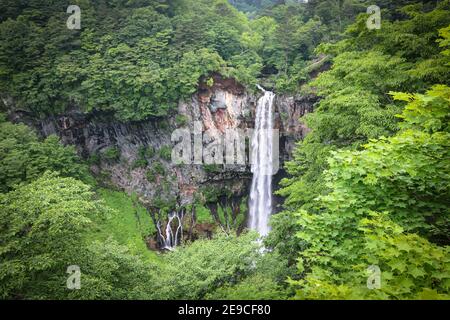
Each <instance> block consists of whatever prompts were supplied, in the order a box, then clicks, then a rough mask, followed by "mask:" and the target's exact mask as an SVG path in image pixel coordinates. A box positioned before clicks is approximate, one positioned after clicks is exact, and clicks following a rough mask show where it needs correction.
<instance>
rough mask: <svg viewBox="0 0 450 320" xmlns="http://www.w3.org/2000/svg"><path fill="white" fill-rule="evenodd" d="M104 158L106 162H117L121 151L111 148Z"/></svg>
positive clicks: (104, 153) (105, 152)
mask: <svg viewBox="0 0 450 320" xmlns="http://www.w3.org/2000/svg"><path fill="white" fill-rule="evenodd" d="M102 156H103V158H104V159H106V160H111V161H117V160H119V159H120V149H119V148H117V147H109V148H107V149H106V150H105V151H104V152H103V155H102Z"/></svg>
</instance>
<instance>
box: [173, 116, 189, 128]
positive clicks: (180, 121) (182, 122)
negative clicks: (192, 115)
mask: <svg viewBox="0 0 450 320" xmlns="http://www.w3.org/2000/svg"><path fill="white" fill-rule="evenodd" d="M175 122H176V124H177V127H185V126H186V125H187V122H188V118H187V117H186V116H185V115H183V114H177V115H176V116H175Z"/></svg>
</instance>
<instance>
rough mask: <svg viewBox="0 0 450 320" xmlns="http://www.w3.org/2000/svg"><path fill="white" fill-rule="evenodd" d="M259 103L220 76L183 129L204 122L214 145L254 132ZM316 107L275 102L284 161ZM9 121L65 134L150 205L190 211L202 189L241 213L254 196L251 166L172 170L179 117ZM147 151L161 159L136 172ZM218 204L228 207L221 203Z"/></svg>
mask: <svg viewBox="0 0 450 320" xmlns="http://www.w3.org/2000/svg"><path fill="white" fill-rule="evenodd" d="M260 96H261V93H256V94H254V93H249V92H248V91H246V90H245V88H244V87H243V86H241V85H240V84H238V83H236V82H235V81H234V80H232V79H222V78H220V76H218V75H215V76H214V84H213V85H212V86H211V87H208V86H207V85H206V83H203V84H201V85H200V86H199V90H198V92H197V93H196V94H194V95H193V96H192V97H191V98H190V99H187V100H185V101H180V103H179V106H178V118H179V117H180V115H182V117H183V119H184V122H185V123H183V124H182V125H183V126H186V127H188V128H189V129H190V131H192V132H193V130H194V123H195V122H197V123H201V127H202V131H203V132H206V131H208V132H209V134H210V135H212V137H209V139H213V138H219V137H220V136H221V135H223V134H224V132H225V130H226V129H237V128H240V129H246V128H253V126H254V118H255V109H256V103H257V100H258V98H259V97H260ZM316 101H317V99H316V98H315V97H314V96H306V97H292V96H277V97H276V101H275V119H276V120H275V127H276V128H277V129H279V130H280V135H281V139H280V155H281V162H283V161H285V160H287V159H289V157H290V155H291V154H292V149H293V147H294V144H295V142H296V141H298V140H300V139H302V138H303V137H304V135H305V134H306V133H307V131H308V129H307V128H306V127H305V125H304V124H302V123H301V122H300V121H299V119H300V118H301V117H303V116H304V115H305V114H307V113H309V112H312V111H313V108H314V103H315V102H316ZM9 109H11V108H9ZM10 117H11V120H13V121H16V122H18V121H20V122H25V123H27V124H29V125H31V126H33V127H35V128H36V129H37V131H38V132H39V133H40V134H41V135H42V136H44V137H45V136H49V135H51V134H56V135H58V136H59V137H60V138H61V140H62V142H63V143H64V144H70V145H75V146H76V148H77V150H78V152H79V154H80V155H81V156H83V157H84V158H85V159H88V158H91V159H92V158H95V157H98V156H99V155H100V160H99V161H96V162H93V163H92V165H91V170H92V171H93V172H94V173H95V174H97V175H99V176H104V177H105V180H108V181H110V182H111V183H112V184H113V185H114V186H116V187H118V188H121V189H124V190H125V191H127V192H128V193H132V192H134V193H137V194H138V195H139V197H140V199H141V200H142V201H143V202H146V203H148V204H151V203H152V202H153V201H154V200H155V199H156V198H158V199H163V200H169V199H176V201H177V203H178V204H179V205H184V204H187V203H190V202H192V201H193V198H194V197H195V196H197V195H198V194H199V191H200V190H201V189H202V188H207V189H208V188H209V189H211V190H213V189H217V190H225V189H226V193H228V194H231V195H232V197H231V198H232V199H234V200H233V201H231V204H232V206H233V207H236V206H237V203H238V199H242V198H244V197H245V196H246V195H247V194H248V186H249V184H250V182H251V173H250V170H249V167H248V166H247V167H241V168H239V170H236V168H234V170H227V169H226V168H223V167H222V168H219V169H216V170H214V171H212V172H211V171H209V172H208V171H207V170H206V171H205V168H204V167H203V166H202V165H173V164H172V162H171V161H170V160H168V159H167V157H162V156H161V155H159V154H158V152H159V151H160V150H161V149H162V148H164V147H165V146H170V147H171V146H172V141H171V133H172V132H173V130H175V129H176V128H177V127H179V126H180V123H178V122H179V120H177V116H175V115H174V116H173V117H171V118H169V119H168V120H148V121H142V122H133V123H122V122H119V121H117V120H115V119H114V118H113V117H112V116H111V115H107V114H103V113H95V112H94V113H90V114H85V113H83V112H81V111H79V110H78V109H77V108H75V107H74V108H71V109H69V110H68V111H67V112H65V113H64V114H61V115H58V116H51V117H48V118H46V119H43V120H37V119H34V118H32V117H29V116H27V115H26V114H25V113H23V112H13V113H11V114H10ZM204 142H205V140H204ZM111 148H116V149H117V150H119V151H120V152H119V154H120V157H119V158H118V159H105V157H103V156H102V155H104V154H105V152H107V151H108V149H111ZM148 148H151V149H152V150H154V154H153V155H152V156H149V157H147V158H146V159H145V160H146V161H147V162H148V165H145V163H144V164H142V163H140V164H139V165H136V163H137V161H138V160H139V159H141V160H142V152H143V150H146V149H148ZM155 163H157V164H158V165H159V166H160V167H162V168H163V170H162V172H159V173H157V174H154V177H151V178H153V179H150V178H149V175H148V172H149V170H151V169H152V168H153V167H154V166H155ZM218 201H224V200H223V199H220V197H219V199H218ZM226 201H228V200H226ZM213 208H214V205H213ZM213 211H214V210H213ZM235 213H236V212H235ZM157 219H164V218H163V217H157V218H156V220H157ZM192 228H195V227H192ZM192 228H191V229H192ZM208 232H209V231H208Z"/></svg>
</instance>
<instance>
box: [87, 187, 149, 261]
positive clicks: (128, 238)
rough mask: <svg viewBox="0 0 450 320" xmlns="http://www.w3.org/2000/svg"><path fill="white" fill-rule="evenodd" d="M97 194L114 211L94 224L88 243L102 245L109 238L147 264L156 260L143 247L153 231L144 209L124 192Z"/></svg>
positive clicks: (103, 190)
mask: <svg viewBox="0 0 450 320" xmlns="http://www.w3.org/2000/svg"><path fill="white" fill-rule="evenodd" d="M97 194H98V195H99V197H100V198H101V199H102V200H103V201H104V202H105V204H106V205H107V206H108V207H110V208H112V209H114V210H112V212H111V214H110V216H109V217H107V218H106V219H98V220H97V221H95V222H96V225H97V226H98V227H97V229H96V230H95V232H94V233H92V234H91V235H90V236H91V237H92V240H100V241H105V240H107V239H108V238H109V237H112V238H113V239H114V240H116V241H117V242H118V243H119V244H121V245H125V246H127V247H128V248H129V249H130V250H131V252H132V253H135V254H140V255H142V256H144V257H145V258H147V259H151V260H154V259H157V255H156V253H154V252H152V251H150V250H149V249H148V248H147V246H146V244H145V238H146V237H148V236H150V235H154V234H156V231H157V230H156V227H155V225H154V223H153V220H152V219H151V217H150V215H149V214H148V212H147V211H146V209H145V208H144V207H142V206H141V205H139V204H137V203H136V201H133V199H132V197H130V196H128V195H127V194H126V193H124V192H119V191H111V190H108V189H100V190H99V191H98V192H97ZM135 203H136V205H135Z"/></svg>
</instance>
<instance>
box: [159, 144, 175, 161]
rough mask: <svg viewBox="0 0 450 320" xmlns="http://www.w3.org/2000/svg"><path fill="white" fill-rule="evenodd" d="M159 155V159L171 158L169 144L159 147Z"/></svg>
mask: <svg viewBox="0 0 450 320" xmlns="http://www.w3.org/2000/svg"><path fill="white" fill-rule="evenodd" d="M159 156H160V157H161V159H164V160H167V161H169V160H171V159H172V148H171V147H170V146H163V147H161V149H159Z"/></svg>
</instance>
